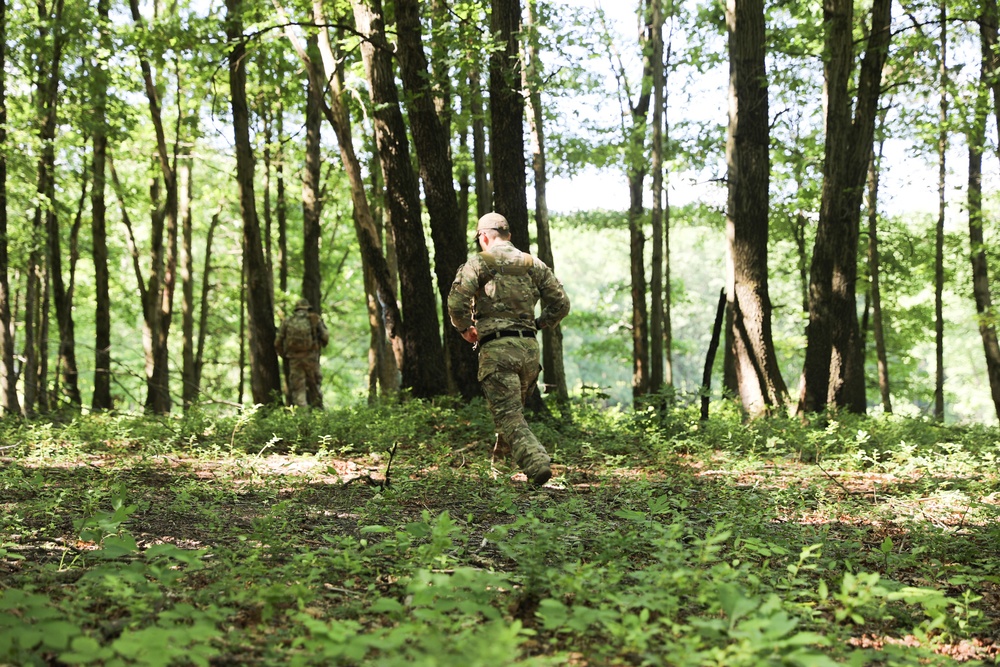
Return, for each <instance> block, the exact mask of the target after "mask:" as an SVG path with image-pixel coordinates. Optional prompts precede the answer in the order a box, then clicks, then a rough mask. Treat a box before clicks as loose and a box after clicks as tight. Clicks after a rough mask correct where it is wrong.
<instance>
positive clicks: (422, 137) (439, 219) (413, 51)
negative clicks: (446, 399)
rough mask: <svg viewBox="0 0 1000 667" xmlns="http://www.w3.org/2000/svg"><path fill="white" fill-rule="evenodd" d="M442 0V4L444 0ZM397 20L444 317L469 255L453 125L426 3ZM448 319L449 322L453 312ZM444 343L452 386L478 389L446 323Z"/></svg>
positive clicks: (400, 9) (405, 7)
mask: <svg viewBox="0 0 1000 667" xmlns="http://www.w3.org/2000/svg"><path fill="white" fill-rule="evenodd" d="M438 3H439V4H440V0H438ZM396 23H397V34H398V36H399V46H398V54H399V69H400V74H401V76H402V80H403V89H404V91H405V92H406V100H407V115H408V117H409V120H410V132H411V133H412V135H413V146H414V148H415V149H416V151H417V160H418V162H419V165H420V179H421V181H422V182H423V185H424V198H425V201H426V203H427V213H428V215H429V217H430V226H431V239H432V240H433V243H434V271H435V274H436V277H437V286H438V293H439V297H440V304H439V305H440V307H441V310H440V312H441V313H442V317H443V318H444V314H445V313H447V302H448V293H449V291H450V290H451V284H452V281H453V280H454V279H455V274H456V273H457V272H458V268H459V267H460V266H461V265H462V264H463V263H464V262H465V258H466V243H465V238H466V227H465V225H464V224H463V223H464V218H463V217H462V216H461V215H460V213H459V207H458V199H457V197H456V195H455V181H454V176H453V174H452V160H451V153H450V141H449V139H450V137H449V135H448V129H447V127H446V126H445V125H444V123H443V122H442V119H441V115H440V114H441V112H440V111H439V109H438V108H436V106H435V97H434V91H433V90H431V87H430V85H429V81H430V72H429V71H428V65H427V58H426V57H425V55H424V47H423V37H422V35H421V29H420V6H419V3H418V2H417V0H397V2H396ZM404 306H405V303H404ZM443 321H445V322H447V318H444V320H443ZM444 348H445V353H446V358H447V362H448V369H449V371H450V380H451V382H450V385H451V386H450V387H449V389H450V390H457V391H459V392H461V394H462V396H464V397H465V398H467V399H468V398H472V397H473V396H475V395H477V394H478V393H479V382H478V381H477V374H478V360H477V358H476V353H475V351H474V350H473V349H472V347H470V346H469V344H468V343H466V342H465V341H464V340H462V337H461V336H460V335H459V334H458V332H457V331H455V329H454V327H452V326H450V325H446V326H445V327H444Z"/></svg>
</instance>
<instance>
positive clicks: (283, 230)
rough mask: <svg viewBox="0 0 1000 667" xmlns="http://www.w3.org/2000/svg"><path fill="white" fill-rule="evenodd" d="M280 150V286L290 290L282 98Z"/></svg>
mask: <svg viewBox="0 0 1000 667" xmlns="http://www.w3.org/2000/svg"><path fill="white" fill-rule="evenodd" d="M277 116H278V152H277V156H276V158H277V166H276V167H275V169H274V171H275V180H276V181H277V184H276V185H275V190H276V192H275V202H274V208H275V217H277V219H278V288H279V289H280V290H281V292H282V293H285V292H287V291H288V207H287V201H286V198H285V138H284V136H285V121H284V118H285V116H284V110H283V109H282V106H281V100H278V111H277Z"/></svg>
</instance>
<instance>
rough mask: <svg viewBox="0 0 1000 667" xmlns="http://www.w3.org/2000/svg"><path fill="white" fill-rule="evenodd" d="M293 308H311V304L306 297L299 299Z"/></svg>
mask: <svg viewBox="0 0 1000 667" xmlns="http://www.w3.org/2000/svg"><path fill="white" fill-rule="evenodd" d="M295 310H312V305H310V304H309V301H307V300H306V299H299V301H298V303H296V304H295Z"/></svg>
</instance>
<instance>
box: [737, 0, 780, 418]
mask: <svg viewBox="0 0 1000 667" xmlns="http://www.w3.org/2000/svg"><path fill="white" fill-rule="evenodd" d="M726 22H727V24H728V26H729V132H728V136H727V142H726V162H727V164H728V168H729V174H728V179H727V180H728V182H729V201H728V209H729V214H728V216H727V219H726V235H727V237H728V240H729V248H730V251H729V256H730V258H731V260H730V276H729V279H728V282H729V285H728V286H727V290H726V291H727V293H728V294H729V295H730V296H729V299H730V300H731V301H732V304H733V343H734V349H733V355H734V358H735V363H736V383H737V387H738V388H739V396H740V401H741V403H742V404H743V409H744V410H745V411H746V412H747V414H749V415H750V416H752V417H757V416H761V415H763V414H766V413H768V412H770V411H772V410H775V409H776V408H780V407H781V406H782V405H784V404H785V402H786V395H787V389H786V387H785V381H784V380H783V379H782V377H781V371H780V369H779V368H778V360H777V357H776V355H775V353H774V342H773V340H772V338H771V299H770V295H769V292H768V273H767V231H768V214H769V200H768V188H769V184H770V173H771V160H770V152H769V145H768V144H769V139H770V131H769V125H768V115H767V113H768V102H767V72H766V71H765V67H764V57H765V37H764V3H763V1H762V0H729V2H728V3H727V5H726Z"/></svg>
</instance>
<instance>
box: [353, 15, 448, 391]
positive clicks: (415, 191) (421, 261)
mask: <svg viewBox="0 0 1000 667" xmlns="http://www.w3.org/2000/svg"><path fill="white" fill-rule="evenodd" d="M351 4H352V5H353V6H354V17H355V22H356V24H357V27H358V31H359V32H360V33H361V34H362V35H363V36H364V37H365V38H366V39H365V41H363V42H362V44H361V55H362V58H363V60H364V63H365V71H366V73H367V76H368V82H369V84H370V86H371V88H370V92H371V100H372V105H373V107H374V109H373V110H372V118H373V120H374V125H375V139H376V143H377V144H378V152H379V161H380V163H381V165H382V176H383V179H384V180H385V184H386V208H387V210H388V213H389V226H390V229H391V232H392V236H393V238H394V239H395V242H396V251H397V253H398V254H399V279H400V297H401V299H402V302H403V306H402V310H403V321H404V322H406V329H405V332H406V335H404V337H403V346H404V350H405V351H404V355H403V365H402V367H401V370H402V373H403V388H404V389H409V390H411V391H412V393H413V395H414V396H416V397H418V398H426V397H430V396H437V395H439V394H443V393H445V392H446V391H447V388H448V387H447V376H446V373H445V365H444V350H443V348H442V345H441V333H440V331H441V330H440V328H439V327H440V324H439V323H440V320H439V319H438V316H437V313H438V305H437V303H436V301H435V299H434V288H433V285H432V280H431V269H430V259H429V257H428V254H427V244H426V241H425V240H424V228H423V223H422V222H421V218H420V187H419V185H418V183H417V179H416V175H415V174H414V173H413V168H412V166H411V164H410V147H409V142H408V140H407V138H406V124H405V123H404V122H403V114H402V112H401V111H400V108H399V93H398V91H397V89H396V82H395V72H394V67H393V62H392V51H391V48H390V47H389V44H388V42H387V41H386V39H385V24H384V19H383V16H382V3H381V0H352V3H351ZM449 178H450V170H449ZM456 268H457V267H456ZM453 277H454V276H452V278H453Z"/></svg>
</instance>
